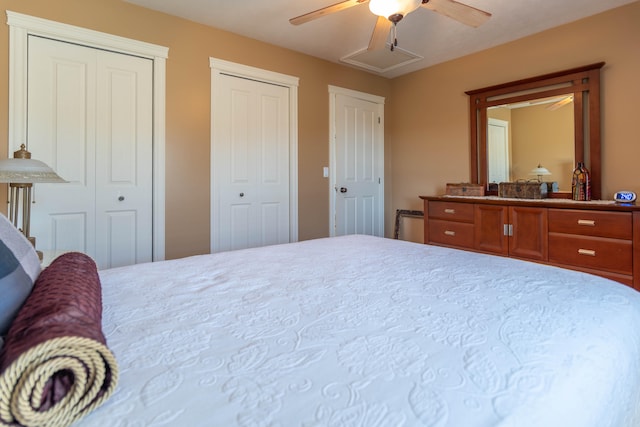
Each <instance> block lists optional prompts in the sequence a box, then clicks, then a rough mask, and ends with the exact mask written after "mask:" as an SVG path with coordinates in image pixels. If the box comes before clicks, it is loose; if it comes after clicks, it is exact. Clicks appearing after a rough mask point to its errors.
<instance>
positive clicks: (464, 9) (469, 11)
mask: <svg viewBox="0 0 640 427" xmlns="http://www.w3.org/2000/svg"><path fill="white" fill-rule="evenodd" d="M363 3H369V9H370V10H371V12H372V13H373V14H375V15H377V16H378V21H377V22H376V26H375V28H374V29H373V34H372V35H371V39H370V40H369V46H368V48H367V49H368V50H377V49H382V48H384V47H386V45H387V39H388V38H389V33H390V30H392V29H393V32H394V34H393V42H392V43H391V50H393V48H394V47H395V46H397V44H398V41H397V37H396V35H395V31H396V25H397V24H398V22H400V21H401V20H402V18H404V17H405V16H406V15H407V14H409V13H411V12H413V11H414V10H416V9H418V7H420V6H422V7H424V8H426V9H430V10H433V11H434V12H438V13H441V14H443V15H445V16H448V17H449V18H452V19H455V20H456V21H459V22H461V23H463V24H466V25H469V26H471V27H478V26H480V25H482V24H483V23H484V22H485V21H486V20H487V19H489V18H490V17H491V14H490V13H489V12H485V11H483V10H480V9H476V8H475V7H471V6H467V5H466V4H462V3H459V2H457V1H455V0H346V1H341V2H339V3H336V4H333V5H331V6H327V7H323V8H322V9H318V10H314V11H313V12H309V13H305V14H304V15H300V16H296V17H295V18H291V19H290V20H289V22H291V23H292V24H293V25H300V24H304V23H305V22H309V21H312V20H314V19H317V18H321V17H323V16H326V15H329V14H331V13H335V12H340V11H341V10H344V9H348V8H350V7H353V6H357V5H359V4H363Z"/></svg>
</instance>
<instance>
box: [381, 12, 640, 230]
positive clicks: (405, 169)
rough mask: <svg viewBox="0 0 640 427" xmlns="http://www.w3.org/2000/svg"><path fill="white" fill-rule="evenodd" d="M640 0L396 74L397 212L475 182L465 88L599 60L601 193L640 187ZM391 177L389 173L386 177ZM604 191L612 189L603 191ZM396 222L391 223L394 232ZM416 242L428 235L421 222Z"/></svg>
mask: <svg viewBox="0 0 640 427" xmlns="http://www.w3.org/2000/svg"><path fill="white" fill-rule="evenodd" d="M638 23H640V2H635V3H632V4H630V5H627V6H623V7H621V8H618V9H615V10H612V11H609V12H605V13H603V14H599V15H596V16H593V17H590V18H586V19H583V20H580V21H577V22H574V23H570V24H567V25H564V26H561V27H557V28H555V29H552V30H548V31H545V32H542V33H539V34H536V35H533V36H530V37H526V38H523V39H520V40H517V41H514V42H512V43H508V44H505V45H502V46H499V47H496V48H493V49H489V50H486V51H483V52H480V53H477V54H473V55H469V56H466V57H463V58H460V59H457V60H454V61H450V62H447V63H444V64H440V65H436V66H433V67H430V68H427V69H424V70H421V71H417V72H415V73H412V74H410V75H406V76H403V77H399V78H396V79H394V80H392V83H391V84H392V88H391V91H392V92H391V93H392V97H391V99H390V101H389V102H388V103H387V115H386V118H387V135H389V137H388V139H387V143H388V144H392V147H391V156H392V158H391V159H389V162H390V163H391V174H390V175H391V177H392V183H391V189H390V191H391V194H392V198H391V200H388V204H387V213H388V217H387V225H388V227H389V226H390V224H391V222H390V221H391V219H390V218H389V214H390V213H391V212H395V209H421V208H422V203H421V200H420V199H419V198H418V196H419V195H433V194H441V193H443V192H444V190H445V183H447V182H461V181H468V180H469V178H470V177H469V162H470V154H469V111H468V97H467V96H466V95H465V91H468V90H473V89H478V88H483V87H487V86H491V85H495V84H499V83H503V82H508V81H513V80H518V79H522V78H527V77H532V76H536V75H541V74H546V73H551V72H555V71H560V70H565V69H569V68H574V67H578V66H582V65H587V64H592V63H596V62H600V61H604V62H606V65H605V66H604V67H603V69H602V96H601V101H602V120H603V122H602V175H603V180H602V191H603V195H606V196H612V193H613V192H614V191H616V190H619V189H629V190H633V191H635V192H637V193H640V168H638V166H637V162H638V159H640V144H639V143H638V131H637V129H636V126H637V124H638V121H639V117H640V116H639V114H640V111H639V110H638V107H637V100H638V99H640V84H638V76H640V54H638V47H639V46H640V25H639V24H638ZM387 183H389V180H388V181H387ZM603 197H604V196H603ZM388 227H387V229H389V228H388ZM406 238H407V239H411V240H416V241H422V229H421V228H420V227H419V226H418V225H415V224H414V225H413V230H412V233H411V235H409V236H406Z"/></svg>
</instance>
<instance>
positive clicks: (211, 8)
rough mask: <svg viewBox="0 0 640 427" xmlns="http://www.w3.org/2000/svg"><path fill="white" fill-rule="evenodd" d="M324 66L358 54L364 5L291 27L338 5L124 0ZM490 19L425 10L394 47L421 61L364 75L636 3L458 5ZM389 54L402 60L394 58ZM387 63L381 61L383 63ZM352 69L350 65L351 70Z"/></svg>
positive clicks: (328, 0)
mask: <svg viewBox="0 0 640 427" xmlns="http://www.w3.org/2000/svg"><path fill="white" fill-rule="evenodd" d="M125 1H127V2H129V3H133V4H137V5H139V6H143V7H146V8H150V9H155V10H158V11H161V12H165V13H168V14H170V15H175V16H179V17H182V18H186V19H188V20H191V21H195V22H199V23H202V24H206V25H210V26H212V27H216V28H220V29H223V30H226V31H230V32H233V33H236V34H240V35H243V36H246V37H250V38H253V39H257V40H261V41H263V42H267V43H271V44H274V45H277V46H282V47H285V48H288V49H292V50H295V51H298V52H303V53H306V54H309V55H312V56H315V57H319V58H323V59H326V60H329V61H332V62H337V63H343V64H345V62H344V61H343V60H342V58H344V57H346V56H349V55H351V54H354V53H357V52H359V51H362V50H363V49H366V47H367V45H368V44H369V39H370V36H371V32H372V31H373V28H374V26H375V23H376V16H375V15H373V14H372V13H371V12H370V11H369V7H368V5H367V4H360V5H357V6H354V7H351V8H349V9H346V10H343V11H340V12H337V13H334V14H331V15H328V16H324V17H322V18H319V19H316V20H314V21H311V22H307V23H305V24H302V25H299V26H295V25H291V24H290V23H289V19H290V18H293V17H295V16H298V15H302V14H305V13H307V12H311V11H313V10H316V9H320V8H323V7H326V6H330V5H332V4H334V3H337V2H338V1H339V0H305V1H300V0H241V1H239V0H235V1H234V0H179V1H177V0H125ZM460 1H461V2H462V3H465V4H467V5H470V6H473V7H475V8H478V9H482V10H484V11H487V12H489V13H491V14H492V16H491V18H490V19H489V21H487V22H486V23H485V24H483V25H482V26H480V27H478V28H473V27H468V26H466V25H463V24H461V23H459V22H457V21H454V20H452V19H451V18H448V17H445V16H443V15H440V14H439V13H436V12H433V11H430V10H428V9H425V8H418V9H417V10H416V11H414V12H412V13H410V14H409V15H407V16H406V17H405V18H404V19H403V20H402V21H401V22H400V23H399V24H398V27H397V29H398V47H399V48H401V49H402V50H406V51H408V52H410V53H413V54H415V55H418V56H420V57H422V58H423V59H418V60H415V61H414V62H410V63H408V64H407V65H403V66H400V67H395V68H394V67H393V66H392V65H389V64H395V62H394V58H393V57H391V56H389V55H393V54H392V53H391V52H389V51H386V50H385V52H383V53H382V55H383V56H384V57H382V58H380V57H378V58H373V59H369V58H367V57H366V55H365V58H364V59H365V62H371V61H373V62H374V63H375V64H376V65H377V64H385V65H384V66H378V67H377V69H375V67H374V69H371V68H369V69H368V71H370V72H373V73H376V74H379V75H382V76H385V77H388V78H393V77H397V76H400V75H402V74H406V73H409V72H412V71H415V70H418V69H421V68H425V67H429V66H431V65H435V64H438V63H441V62H445V61H448V60H451V59H455V58H458V57H461V56H464V55H468V54H470V53H473V52H477V51H480V50H484V49H487V48H490V47H493V46H497V45H500V44H503V43H506V42H509V41H511V40H516V39H519V38H522V37H525V36H527V35H530V34H534V33H537V32H540V31H543V30H546V29H549V28H552V27H556V26H558V25H562V24H565V23H568V22H572V21H575V20H578V19H581V18H584V17H587V16H591V15H594V14H596V13H599V12H603V11H605V10H608V9H613V8H615V7H618V6H622V5H625V4H628V3H633V2H634V1H636V0H535V1H532V0H460ZM397 53H404V52H402V51H399V52H397ZM387 56H388V57H387ZM352 65H353V64H352Z"/></svg>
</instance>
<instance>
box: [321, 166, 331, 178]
mask: <svg viewBox="0 0 640 427" xmlns="http://www.w3.org/2000/svg"><path fill="white" fill-rule="evenodd" d="M322 177H323V178H329V168H328V167H327V166H325V167H323V168H322Z"/></svg>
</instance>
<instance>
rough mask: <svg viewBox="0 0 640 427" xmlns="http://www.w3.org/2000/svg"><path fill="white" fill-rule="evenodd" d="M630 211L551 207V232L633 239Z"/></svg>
mask: <svg viewBox="0 0 640 427" xmlns="http://www.w3.org/2000/svg"><path fill="white" fill-rule="evenodd" d="M631 224H632V222H631V213H630V212H598V211H589V210H573V209H571V210H568V209H549V232H555V233H568V234H580V235H583V236H598V237H610V238H613V239H631V236H632V233H633V228H632V225H631Z"/></svg>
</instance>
